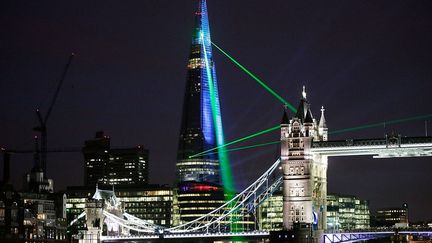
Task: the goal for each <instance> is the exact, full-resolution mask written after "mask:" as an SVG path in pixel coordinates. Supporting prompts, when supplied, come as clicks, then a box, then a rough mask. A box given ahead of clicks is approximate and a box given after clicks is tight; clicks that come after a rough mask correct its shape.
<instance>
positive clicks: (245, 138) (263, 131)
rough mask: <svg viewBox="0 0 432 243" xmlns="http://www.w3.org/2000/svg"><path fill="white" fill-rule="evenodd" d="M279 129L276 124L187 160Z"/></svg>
mask: <svg viewBox="0 0 432 243" xmlns="http://www.w3.org/2000/svg"><path fill="white" fill-rule="evenodd" d="M279 128H280V125H279V124H278V125H277V126H274V127H271V128H268V129H265V130H262V131H259V132H256V133H253V134H251V135H248V136H245V137H242V138H239V139H236V140H234V141H231V142H229V143H225V144H222V145H220V146H217V147H214V148H212V149H208V150H205V151H202V152H200V153H197V154H194V155H191V156H189V158H195V157H198V156H200V155H203V154H206V153H208V152H212V151H215V150H217V149H220V148H225V147H227V146H229V145H232V144H236V143H239V142H241V141H245V140H248V139H251V138H254V137H258V136H260V135H263V134H266V133H269V132H272V131H274V130H276V129H279Z"/></svg>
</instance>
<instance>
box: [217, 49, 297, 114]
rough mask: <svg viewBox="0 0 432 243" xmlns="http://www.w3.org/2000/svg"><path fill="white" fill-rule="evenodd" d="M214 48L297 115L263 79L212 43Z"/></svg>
mask: <svg viewBox="0 0 432 243" xmlns="http://www.w3.org/2000/svg"><path fill="white" fill-rule="evenodd" d="M211 43H212V45H213V46H214V47H216V48H217V49H218V50H219V51H220V52H222V54H224V55H225V56H226V57H228V59H230V60H231V61H232V62H233V63H234V64H236V65H237V66H238V67H239V68H240V69H242V70H243V71H244V72H245V73H247V74H248V75H249V76H250V77H251V78H253V79H254V80H255V81H256V82H257V83H259V84H260V85H261V86H262V87H264V88H265V89H266V90H267V91H268V92H269V93H270V94H272V95H273V96H274V97H276V98H277V99H278V100H279V101H281V102H282V103H283V104H284V105H286V106H287V107H288V108H289V109H290V110H291V111H293V112H294V113H297V109H296V108H295V107H294V106H293V105H292V104H291V103H289V102H288V101H286V100H285V99H284V98H282V97H281V96H280V95H279V94H277V93H276V92H275V91H274V90H273V89H272V88H270V87H269V86H268V85H266V84H265V83H264V82H263V81H261V79H259V78H258V77H257V76H255V75H254V74H253V73H251V72H250V71H249V70H248V69H247V68H245V67H244V66H243V65H241V64H240V63H239V62H237V61H236V60H235V59H234V58H233V57H231V56H230V55H228V53H226V52H225V51H224V50H222V48H220V47H219V46H217V45H216V44H215V43H214V42H211Z"/></svg>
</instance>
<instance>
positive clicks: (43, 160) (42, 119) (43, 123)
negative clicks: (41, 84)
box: [33, 53, 75, 176]
mask: <svg viewBox="0 0 432 243" xmlns="http://www.w3.org/2000/svg"><path fill="white" fill-rule="evenodd" d="M74 56H75V54H74V53H72V54H71V55H70V56H69V59H68V61H67V63H66V65H65V67H64V69H63V72H62V75H61V77H60V80H59V81H58V84H57V88H56V90H55V93H54V96H53V98H52V100H51V102H50V104H49V106H48V110H47V112H46V114H45V116H42V113H41V111H40V110H39V109H36V116H37V118H38V121H39V126H37V127H35V128H34V129H33V130H35V131H38V132H40V138H41V145H40V167H41V168H42V171H43V172H44V175H45V176H46V164H47V123H48V119H49V118H50V115H51V112H52V110H53V108H54V105H55V102H56V100H57V97H58V95H59V92H60V89H61V87H62V85H63V82H64V80H65V78H66V74H67V72H68V70H69V67H70V65H71V63H72V59H73V57H74Z"/></svg>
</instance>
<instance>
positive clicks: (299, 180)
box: [281, 88, 327, 238]
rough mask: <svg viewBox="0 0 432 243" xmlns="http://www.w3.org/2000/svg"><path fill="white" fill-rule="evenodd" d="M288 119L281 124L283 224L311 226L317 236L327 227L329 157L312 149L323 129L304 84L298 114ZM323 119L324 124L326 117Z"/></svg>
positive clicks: (285, 226) (287, 227)
mask: <svg viewBox="0 0 432 243" xmlns="http://www.w3.org/2000/svg"><path fill="white" fill-rule="evenodd" d="M284 115H285V114H284ZM287 120H288V119H287V118H283V119H282V121H283V122H282V124H281V163H282V170H283V228H284V230H294V231H295V228H296V227H295V225H297V226H298V227H300V228H302V227H306V228H308V227H311V228H312V229H313V230H314V232H315V233H314V237H317V238H318V237H319V235H321V234H322V232H323V230H324V229H325V227H326V196H327V190H326V186H327V181H326V178H327V177H326V173H327V160H326V158H324V157H319V156H313V154H312V152H311V147H312V141H313V140H321V136H322V135H324V133H320V132H319V125H318V124H317V122H316V120H315V119H314V118H313V116H312V112H311V109H310V104H309V102H308V101H307V99H306V91H305V89H304V88H303V92H302V98H301V100H300V105H299V108H298V111H297V113H296V115H295V117H293V118H292V119H291V120H289V122H288V124H286V123H287V122H286V121H287ZM320 121H321V122H322V123H323V124H322V125H325V120H324V119H321V120H320ZM322 128H323V131H326V128H325V129H324V126H322ZM325 135H326V134H325ZM325 137H326V138H327V135H326V136H325ZM298 227H297V228H298ZM299 234H300V235H301V236H300V235H299V236H300V237H301V238H302V237H307V236H306V235H302V234H303V233H299Z"/></svg>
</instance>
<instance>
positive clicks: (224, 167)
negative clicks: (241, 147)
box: [200, 25, 235, 200]
mask: <svg viewBox="0 0 432 243" xmlns="http://www.w3.org/2000/svg"><path fill="white" fill-rule="evenodd" d="M206 27H207V28H208V26H207V25H206ZM200 38H201V41H202V48H203V53H204V62H205V69H206V73H205V74H206V75H205V76H207V84H208V87H209V92H210V105H211V110H212V117H213V124H214V129H215V134H216V142H217V145H218V147H220V146H221V145H223V144H224V143H225V141H224V140H225V138H224V134H223V128H222V118H221V115H220V110H219V106H220V105H219V99H218V94H217V87H215V86H216V85H217V83H216V80H214V79H216V73H215V71H214V66H213V67H211V66H210V65H211V63H210V62H209V59H208V54H207V50H206V49H207V48H209V51H211V50H210V48H211V45H210V34H209V33H208V36H207V38H204V33H203V31H202V32H201V33H200ZM206 41H208V42H209V43H208V45H206ZM213 75H214V77H213ZM218 155H219V161H220V167H221V175H222V184H223V187H224V191H225V192H226V193H225V194H227V196H226V198H225V199H227V200H230V199H231V198H232V196H233V194H232V192H234V191H235V185H234V179H233V176H232V172H231V165H230V162H229V158H228V154H227V153H226V151H225V147H223V148H222V149H220V150H218ZM227 192H228V193H227Z"/></svg>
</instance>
